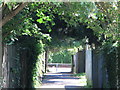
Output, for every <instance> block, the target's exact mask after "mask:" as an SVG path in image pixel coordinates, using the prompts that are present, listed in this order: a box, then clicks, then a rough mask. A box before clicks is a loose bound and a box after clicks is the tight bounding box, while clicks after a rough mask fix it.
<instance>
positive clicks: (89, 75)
mask: <svg viewBox="0 0 120 90" xmlns="http://www.w3.org/2000/svg"><path fill="white" fill-rule="evenodd" d="M85 55H86V56H85V59H86V60H85V65H86V66H85V73H86V78H87V81H88V85H92V50H91V48H90V46H89V45H86V52H85Z"/></svg>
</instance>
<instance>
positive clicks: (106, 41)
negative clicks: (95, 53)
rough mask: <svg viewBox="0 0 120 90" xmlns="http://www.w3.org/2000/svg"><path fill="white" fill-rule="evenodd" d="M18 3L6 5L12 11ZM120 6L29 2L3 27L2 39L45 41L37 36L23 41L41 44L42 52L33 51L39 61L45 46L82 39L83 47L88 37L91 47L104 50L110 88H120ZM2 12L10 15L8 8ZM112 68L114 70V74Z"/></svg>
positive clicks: (72, 44)
mask: <svg viewBox="0 0 120 90" xmlns="http://www.w3.org/2000/svg"><path fill="white" fill-rule="evenodd" d="M4 4H5V3H4ZM16 5H19V4H18V3H7V6H5V7H7V9H6V10H7V11H9V9H12V8H13V7H15V6H16ZM119 5H120V2H60V3H58V2H51V3H50V2H35V3H28V6H27V7H25V8H24V9H23V10H21V11H20V13H19V14H17V15H16V16H15V17H14V18H12V19H11V20H10V21H9V22H7V24H5V25H4V26H3V40H4V42H6V43H9V44H12V43H14V42H16V41H17V42H19V40H20V39H19V37H20V36H23V35H27V36H30V37H31V36H32V37H34V38H37V40H38V41H39V40H40V41H41V42H42V43H40V42H36V39H35V42H31V40H28V41H26V40H27V39H26V40H25V42H24V39H22V44H23V45H22V46H23V47H27V48H28V49H30V50H31V49H32V48H36V47H42V50H41V49H39V50H40V52H39V51H38V52H35V51H36V50H37V49H33V50H31V51H32V52H34V53H35V56H34V59H35V60H37V58H36V57H37V55H38V53H41V52H42V51H43V46H44V45H45V48H44V49H48V48H49V49H53V48H56V49H60V47H62V46H63V47H66V46H67V45H66V44H71V46H76V45H74V42H77V41H81V42H80V43H79V44H78V45H80V44H82V45H83V46H84V45H85V40H86V39H87V38H88V39H89V44H91V46H92V45H93V44H94V46H95V47H96V48H99V49H100V50H101V51H104V52H105V56H106V66H107V69H108V77H109V83H110V87H119V86H120V84H119V82H120V76H119V75H120V74H119V73H120V71H119V62H120V60H119V54H120V50H119V47H120V43H119V41H120V29H119V25H120V24H119V14H120V9H119ZM3 6H4V5H3ZM3 13H5V14H4V15H6V14H7V13H6V11H3ZM50 41H51V42H50ZM27 42H29V44H27ZM66 42H67V43H66ZM33 43H34V44H35V45H33ZM61 43H62V44H61ZM39 45H40V46H39ZM78 45H77V46H78ZM69 46H70V45H69ZM71 46H70V47H71ZM32 54H33V53H32ZM32 54H31V55H32ZM111 55H112V56H114V58H111V57H110V56H111ZM31 60H32V59H31ZM33 61H34V60H33ZM33 61H31V63H33ZM113 62H114V63H113ZM109 65H110V66H109ZM115 65H116V67H114V66H115ZM110 70H114V71H115V73H113V72H111V71H110ZM113 77H114V79H113ZM116 77H117V79H118V81H116ZM111 80H113V81H114V82H115V83H114V82H112V81H111Z"/></svg>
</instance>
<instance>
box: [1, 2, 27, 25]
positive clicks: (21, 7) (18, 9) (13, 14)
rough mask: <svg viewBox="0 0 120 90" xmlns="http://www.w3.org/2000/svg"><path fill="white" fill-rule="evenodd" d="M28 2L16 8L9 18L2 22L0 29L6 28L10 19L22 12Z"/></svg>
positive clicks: (6, 17)
mask: <svg viewBox="0 0 120 90" xmlns="http://www.w3.org/2000/svg"><path fill="white" fill-rule="evenodd" d="M27 4H28V2H25V3H21V4H20V5H19V6H18V7H17V8H15V9H14V10H13V11H11V12H10V13H9V14H8V15H7V16H5V17H4V18H3V19H2V20H0V27H2V26H4V25H5V24H6V23H7V22H8V21H9V20H10V19H12V18H13V17H14V16H15V15H16V14H18V13H19V11H21V10H22V9H23V8H24V7H25V6H26V5H27Z"/></svg>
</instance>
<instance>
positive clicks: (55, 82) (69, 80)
mask: <svg viewBox="0 0 120 90" xmlns="http://www.w3.org/2000/svg"><path fill="white" fill-rule="evenodd" d="M84 86H86V78H85V76H82V77H76V76H73V74H72V73H70V72H67V71H66V72H56V73H53V72H49V73H46V74H45V76H44V79H43V80H42V85H41V87H40V88H64V89H65V88H83V87H84ZM65 90H67V89H65ZM68 90H69V89H68ZM70 90H71V89H70ZM75 90H76V89H75Z"/></svg>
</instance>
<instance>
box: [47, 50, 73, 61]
mask: <svg viewBox="0 0 120 90" xmlns="http://www.w3.org/2000/svg"><path fill="white" fill-rule="evenodd" d="M71 55H72V54H71V53H70V52H69V51H67V50H64V51H60V52H57V53H53V54H52V55H51V57H50V59H49V63H71V59H72V56H71Z"/></svg>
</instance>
